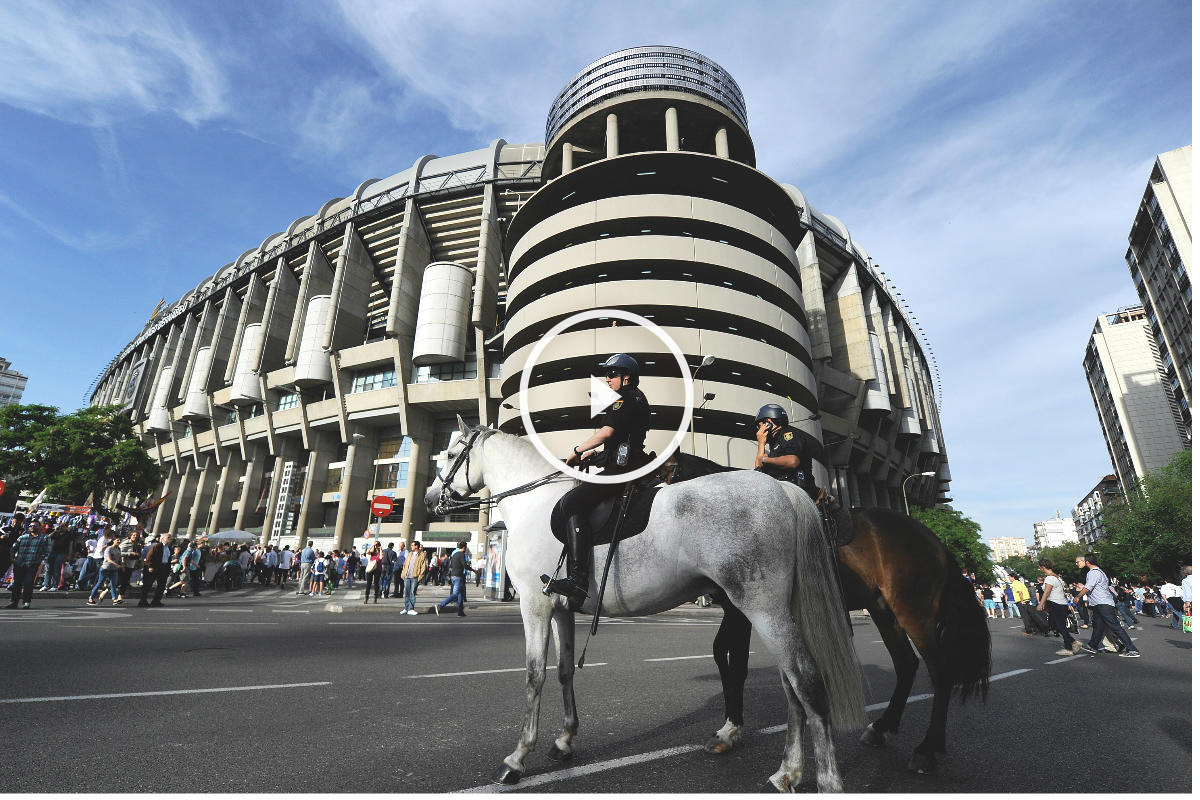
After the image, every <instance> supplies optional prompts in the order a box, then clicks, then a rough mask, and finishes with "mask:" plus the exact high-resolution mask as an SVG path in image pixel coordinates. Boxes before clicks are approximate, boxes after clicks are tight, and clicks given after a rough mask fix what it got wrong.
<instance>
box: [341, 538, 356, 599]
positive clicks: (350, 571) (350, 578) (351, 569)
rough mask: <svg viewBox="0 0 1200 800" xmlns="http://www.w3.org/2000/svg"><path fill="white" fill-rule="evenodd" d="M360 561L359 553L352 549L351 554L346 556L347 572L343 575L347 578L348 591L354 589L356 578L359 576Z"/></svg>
mask: <svg viewBox="0 0 1200 800" xmlns="http://www.w3.org/2000/svg"><path fill="white" fill-rule="evenodd" d="M359 561H360V559H359V557H358V551H356V550H355V549H354V548H353V547H351V548H350V552H348V553H347V554H346V566H345V572H343V573H342V574H343V575H344V576H345V578H346V589H353V588H354V576H355V575H357V574H358V563H359Z"/></svg>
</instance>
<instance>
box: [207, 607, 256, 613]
mask: <svg viewBox="0 0 1200 800" xmlns="http://www.w3.org/2000/svg"><path fill="white" fill-rule="evenodd" d="M210 610H211V611H213V612H214V613H217V614H253V613H254V609H253V608H213V609H210Z"/></svg>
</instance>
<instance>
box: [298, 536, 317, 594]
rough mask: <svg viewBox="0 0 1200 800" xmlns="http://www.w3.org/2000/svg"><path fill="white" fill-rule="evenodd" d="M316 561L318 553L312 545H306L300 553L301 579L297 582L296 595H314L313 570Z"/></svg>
mask: <svg viewBox="0 0 1200 800" xmlns="http://www.w3.org/2000/svg"><path fill="white" fill-rule="evenodd" d="M316 560H317V551H316V550H313V549H312V545H310V544H305V545H304V549H303V550H301V551H300V578H299V580H297V581H296V583H297V586H296V594H298V595H301V594H311V593H312V569H313V563H314V562H315V561H316Z"/></svg>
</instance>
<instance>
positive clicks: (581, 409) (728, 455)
mask: <svg viewBox="0 0 1200 800" xmlns="http://www.w3.org/2000/svg"><path fill="white" fill-rule="evenodd" d="M548 99H549V98H548ZM408 158H411V159H412V161H411V165H410V166H408V167H407V168H406V169H404V170H402V171H400V172H397V173H396V174H394V175H391V176H390V177H386V178H369V179H367V180H364V181H363V182H362V183H361V184H359V185H358V186H357V187H354V189H353V190H352V191H351V192H349V193H348V194H347V195H346V196H345V197H335V198H333V199H331V200H329V202H327V203H325V205H323V206H322V207H321V208H319V209H315V210H314V213H312V214H311V215H309V216H303V217H301V218H299V219H297V220H295V221H292V222H290V223H289V222H288V221H287V220H280V228H281V229H280V230H279V231H278V232H271V233H269V235H267V234H268V232H266V231H264V238H263V240H262V242H261V243H259V244H255V243H251V242H248V243H247V245H249V247H248V249H246V251H245V252H243V253H242V254H241V255H238V256H236V258H233V260H232V261H231V262H230V263H228V264H226V265H225V266H223V267H221V268H220V269H218V270H216V272H215V273H214V274H212V275H208V276H204V277H203V278H202V279H201V280H199V282H198V284H197V286H196V288H195V289H194V290H192V291H189V292H187V293H186V294H185V295H184V296H183V297H181V298H180V299H179V300H178V301H176V302H175V303H173V304H170V305H168V306H165V307H164V308H163V309H161V311H160V312H159V313H157V314H156V315H155V316H154V317H153V318H152V319H151V320H150V322H149V323H147V325H146V327H145V329H144V330H143V331H142V332H141V333H139V334H138V336H137V337H136V338H135V339H134V340H133V341H131V342H130V343H129V344H128V345H127V346H126V347H125V348H124V349H123V350H122V351H121V352H120V353H119V354H118V355H117V356H116V357H115V358H114V359H113V360H112V361H111V363H109V365H108V366H107V367H106V368H105V369H104V371H103V372H102V373H101V374H100V376H99V377H98V378H97V381H96V383H95V386H94V391H92V394H91V397H90V402H91V403H93V404H107V403H117V404H124V406H125V407H126V408H128V410H129V413H130V415H131V416H132V419H133V421H134V423H135V426H136V428H137V430H138V431H139V433H140V435H141V437H142V440H143V441H144V443H145V445H146V448H147V450H148V451H149V453H150V454H151V455H152V456H153V457H154V459H155V460H156V461H157V462H158V463H159V464H161V465H162V466H163V468H164V475H165V478H164V484H163V486H162V491H161V492H159V494H160V495H161V494H167V493H168V492H170V496H169V498H168V499H167V501H166V502H165V503H163V504H162V505H161V506H159V507H158V509H157V511H156V513H155V516H154V517H153V519H152V521H151V523H150V524H148V525H147V527H148V528H150V527H151V525H152V530H153V531H155V532H163V531H167V530H171V531H174V532H176V533H177V534H184V535H187V536H189V537H190V536H192V535H195V534H198V533H203V532H206V531H207V532H215V531H217V530H224V529H228V528H235V529H241V530H247V531H250V532H253V533H256V534H257V533H261V535H262V537H263V541H270V542H274V543H278V544H285V543H291V544H293V545H295V544H296V543H297V542H303V541H311V542H313V543H314V546H316V547H322V545H324V549H330V548H339V549H340V548H343V547H348V546H351V545H352V544H354V543H355V542H356V541H362V538H363V536H364V534H365V533H366V531H367V530H368V525H369V524H370V522H371V521H372V520H371V518H370V509H369V499H370V498H371V497H373V496H375V495H388V496H391V497H392V498H394V501H395V504H394V508H393V510H392V513H391V515H390V516H388V517H386V518H384V519H383V520H382V521H381V525H380V529H379V533H380V536H381V537H382V538H383V539H384V541H397V542H399V541H401V540H404V539H413V538H419V539H421V540H422V541H423V542H425V543H427V544H430V545H432V546H438V545H439V544H442V545H445V544H449V543H451V542H454V541H456V540H459V539H466V540H468V541H470V542H471V549H472V550H473V551H474V552H476V553H481V552H482V551H483V549H484V547H485V544H486V543H485V541H484V537H485V535H486V534H485V533H484V532H483V529H484V527H485V526H486V525H487V523H488V521H489V520H488V519H487V516H486V512H484V513H479V512H471V513H465V514H454V515H451V516H449V517H447V518H444V519H434V518H431V516H430V515H429V514H428V513H427V512H426V510H425V507H424V505H423V503H422V502H421V497H422V495H423V493H424V490H425V488H426V487H427V486H428V485H429V483H430V476H431V475H432V463H433V460H434V457H435V455H436V454H437V453H438V452H440V451H442V450H444V448H445V447H446V445H447V443H448V441H449V439H450V435H451V432H452V431H454V430H456V429H457V420H456V418H457V415H461V416H462V417H463V418H464V419H465V420H467V421H468V422H472V423H474V422H484V423H492V424H498V425H499V426H500V427H501V428H503V429H505V430H509V431H514V432H521V431H522V430H523V429H522V426H521V416H520V408H521V406H520V400H519V398H518V396H517V395H518V387H519V384H520V380H521V371H522V369H523V368H524V365H525V361H526V358H527V357H528V355H529V352H530V350H531V349H532V348H533V346H534V345H535V344H536V343H537V342H538V340H539V339H541V338H542V337H543V336H544V335H545V334H546V332H547V331H549V330H550V328H552V327H553V326H554V325H555V324H556V323H557V322H559V321H560V320H563V319H565V318H566V317H568V316H571V315H573V314H575V313H578V312H580V311H585V310H591V309H596V308H615V309H623V310H626V311H629V312H633V313H635V314H638V315H641V316H643V317H646V318H648V319H650V320H652V321H653V322H654V323H655V324H657V325H658V326H660V327H661V328H662V329H663V330H664V331H665V332H666V333H667V334H668V335H669V336H670V337H671V338H672V339H673V340H674V341H675V342H676V343H677V344H678V345H679V347H680V348H681V349H682V351H683V352H684V354H685V356H686V359H687V362H688V364H689V366H690V367H691V369H692V371H695V370H696V369H697V368H698V367H699V372H698V373H697V374H696V380H695V398H696V404H697V405H699V406H701V407H700V408H698V409H697V410H696V411H695V414H694V421H693V422H694V437H693V436H688V437H686V438H685V439H684V443H683V449H684V450H685V451H691V450H692V449H693V447H694V449H695V452H696V453H698V454H699V455H702V456H706V457H708V458H711V459H713V460H715V461H718V462H720V463H722V464H730V465H734V466H743V467H751V466H753V461H754V453H755V445H754V441H753V434H752V430H753V426H752V423H753V416H754V414H755V412H756V411H757V410H758V408H759V407H760V406H762V405H763V404H765V403H772V402H773V403H779V404H780V405H782V406H783V407H784V408H785V409H786V410H787V412H788V415H789V417H790V418H791V420H792V421H793V425H794V426H795V427H796V428H798V429H799V430H800V431H802V433H803V436H805V437H806V438H807V439H808V440H809V441H808V442H807V444H808V445H809V448H810V450H812V451H814V452H816V453H823V455H822V456H821V457H820V458H819V459H818V461H820V462H823V463H817V461H815V462H814V467H815V473H816V478H817V483H818V484H819V485H823V486H827V487H831V488H832V490H833V491H834V492H836V493H837V494H838V495H839V496H840V498H841V500H842V502H843V503H847V504H853V505H862V506H884V507H890V508H901V507H903V499H902V494H901V482H902V481H903V480H904V479H906V478H907V477H908V476H910V475H914V474H917V473H923V472H932V473H934V474H933V476H929V477H924V476H919V477H917V478H914V479H913V480H911V481H908V482H907V484H906V485H905V487H904V488H905V489H906V490H907V498H908V501H909V503H910V504H911V503H919V504H922V505H926V506H928V505H931V504H934V503H937V502H940V501H944V500H945V499H946V498H945V495H946V493H947V491H948V487H949V482H950V472H949V468H948V465H947V457H946V446H945V441H944V439H943V436H942V429H941V424H940V421H939V416H938V406H937V402H936V401H937V398H938V396H939V394H940V392H939V386H938V381H937V379H936V369H934V370H931V368H930V364H931V361H932V358H931V357H930V356H929V354H927V353H926V352H925V350H924V349H923V347H922V342H923V341H924V337H923V334H922V333H921V331H920V330H919V328H918V327H917V326H916V325H915V323H914V322H913V321H912V319H911V315H910V312H909V311H908V310H907V309H906V308H905V307H904V305H903V303H901V302H900V301H899V300H898V299H897V297H896V293H895V291H894V288H893V287H892V286H891V285H889V282H888V281H887V280H886V279H885V278H884V276H883V274H882V272H881V271H880V270H879V268H878V267H877V266H876V265H875V263H874V262H873V261H872V259H871V257H870V256H869V255H868V254H867V252H866V250H865V249H864V248H863V247H862V246H861V245H859V244H858V243H857V242H855V241H854V239H853V237H852V236H851V234H850V231H848V230H847V229H846V226H845V225H843V224H842V223H841V222H840V221H839V220H838V219H837V218H836V217H834V216H832V215H830V214H827V213H823V212H821V211H818V210H817V209H816V208H814V207H813V206H812V205H811V204H810V203H809V202H808V200H807V199H806V198H805V196H804V194H803V193H802V192H801V191H800V190H799V189H797V188H796V187H794V186H790V185H788V184H781V183H777V182H776V181H775V180H773V179H772V178H770V177H769V176H767V175H764V174H763V173H762V172H759V171H758V170H757V169H755V151H754V142H753V140H752V139H751V137H750V128H749V120H748V116H747V113H746V104H745V101H744V99H743V97H742V93H741V90H740V89H739V88H738V86H737V84H736V83H735V82H734V80H733V78H732V77H731V76H730V75H729V74H728V73H727V72H726V71H725V70H724V69H722V68H721V67H720V66H719V65H717V64H716V63H714V62H712V61H710V60H709V59H707V58H705V57H704V56H702V55H700V54H698V53H694V52H691V51H688V50H683V49H680V48H676V47H665V46H664V47H636V48H632V49H628V50H622V51H620V52H617V53H613V54H612V55H609V56H607V57H605V58H602V59H600V60H598V61H596V62H594V63H592V64H590V65H588V66H587V67H586V68H585V69H584V70H583V71H581V72H580V73H579V74H577V75H575V76H574V77H572V78H571V79H570V80H569V81H568V82H567V83H566V85H565V87H564V88H563V90H562V91H561V92H560V93H559V95H558V96H557V97H556V98H554V99H553V102H552V103H551V105H550V112H549V115H548V116H547V120H546V138H545V142H544V143H523V144H512V143H509V142H506V141H504V140H503V139H498V140H496V141H494V142H492V143H491V144H489V145H488V146H487V147H484V148H482V149H479V150H475V151H472V152H469V153H459V154H456V155H449V156H435V155H417V154H412V155H411V156H409V157H408ZM408 158H406V159H405V160H406V161H407V160H408ZM230 255H231V256H232V255H234V254H232V253H231V254H230ZM612 352H629V353H631V354H633V355H634V356H635V357H637V358H638V359H639V361H640V362H641V363H642V369H643V378H642V388H643V389H644V390H645V392H646V394H647V395H648V396H649V397H650V398H651V401H652V403H653V405H654V407H655V416H654V418H653V419H654V430H653V431H652V432H651V435H650V437H649V439H648V441H647V449H654V450H657V451H659V452H662V448H663V447H665V446H666V445H667V443H668V442H669V441H670V439H671V437H672V436H673V435H674V433H675V429H676V428H677V427H678V425H679V421H680V418H681V414H682V412H683V409H682V403H683V393H682V391H680V390H679V385H680V384H681V380H680V375H679V367H678V365H677V363H676V361H675V358H674V357H673V356H672V355H671V353H670V352H669V351H668V350H667V348H666V347H665V346H664V345H663V344H662V343H661V342H660V341H659V340H658V339H657V338H655V337H653V336H650V335H648V334H647V332H646V330H645V329H643V328H638V327H636V326H621V327H613V326H612V324H611V322H608V321H605V320H593V321H591V322H589V323H586V324H583V325H580V326H576V327H573V328H571V329H570V330H569V331H567V332H566V333H564V334H562V335H560V336H558V337H557V338H556V339H555V341H554V344H553V346H552V347H549V348H547V352H546V355H544V356H543V357H542V358H541V359H539V361H538V363H537V366H536V368H535V370H534V374H533V375H532V376H531V381H530V384H531V389H530V391H529V393H528V395H527V401H528V403H529V411H530V413H531V416H532V418H533V422H534V425H535V427H536V429H537V431H538V433H539V435H540V436H541V437H542V440H543V441H544V442H545V443H546V444H547V445H548V446H549V447H550V448H551V450H553V451H555V452H559V451H562V452H563V453H564V454H565V453H566V452H569V451H570V448H571V446H572V445H573V444H575V443H577V442H579V441H581V440H582V439H584V438H586V436H587V435H588V434H589V433H590V432H591V428H592V425H591V422H590V418H589V409H588V397H587V390H588V375H589V373H590V371H591V369H592V368H593V367H594V366H595V364H596V363H598V358H597V354H599V359H600V360H602V359H603V357H604V356H606V355H607V354H609V353H612ZM705 356H712V357H713V358H714V359H715V360H714V361H713V362H712V363H711V364H710V365H708V366H703V367H701V361H702V360H703V359H704V357H705ZM707 394H712V395H714V397H713V398H712V399H711V400H704V399H703V398H704V397H705V395H707ZM136 499H140V498H128V497H109V498H105V500H106V505H108V506H109V507H111V506H112V505H114V504H115V503H117V502H129V501H130V500H136Z"/></svg>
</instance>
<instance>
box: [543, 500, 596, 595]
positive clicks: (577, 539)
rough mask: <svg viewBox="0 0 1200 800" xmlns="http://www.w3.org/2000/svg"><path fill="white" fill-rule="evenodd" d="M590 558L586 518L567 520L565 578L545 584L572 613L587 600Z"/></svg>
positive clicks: (579, 516)
mask: <svg viewBox="0 0 1200 800" xmlns="http://www.w3.org/2000/svg"><path fill="white" fill-rule="evenodd" d="M591 557H592V532H591V531H590V530H588V525H587V517H585V516H583V515H582V514H577V515H575V516H573V517H571V518H570V519H568V520H567V577H565V578H558V579H556V580H552V581H550V582H549V583H548V584H546V589H547V590H548V591H551V592H554V593H556V594H561V595H563V596H564V597H566V598H567V600H568V601H569V605H570V608H571V610H572V611H578V610H579V609H580V608H582V607H583V601H584V600H586V599H587V590H588V575H589V573H590V566H591Z"/></svg>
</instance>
